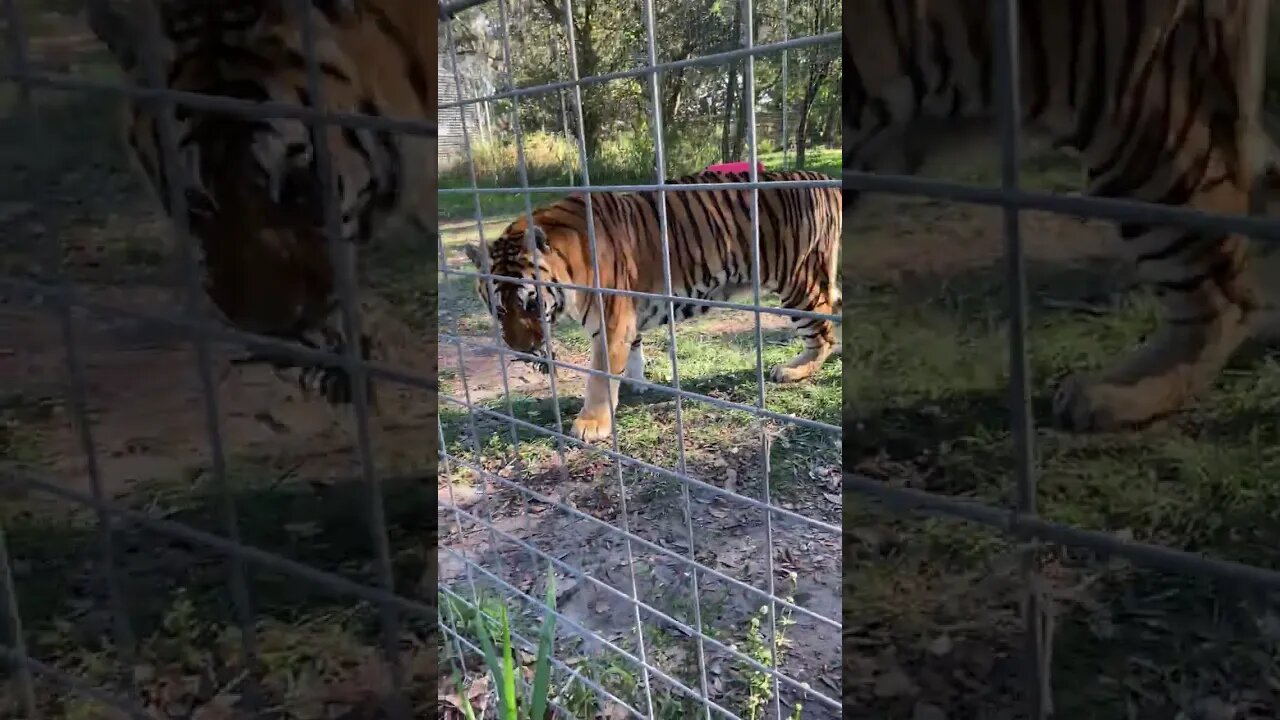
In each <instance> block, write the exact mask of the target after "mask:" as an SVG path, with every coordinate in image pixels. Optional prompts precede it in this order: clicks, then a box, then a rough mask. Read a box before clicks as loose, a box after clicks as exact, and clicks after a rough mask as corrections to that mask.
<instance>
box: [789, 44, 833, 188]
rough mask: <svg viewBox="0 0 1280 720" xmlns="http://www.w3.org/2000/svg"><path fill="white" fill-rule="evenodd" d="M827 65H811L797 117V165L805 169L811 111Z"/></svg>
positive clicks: (824, 76)
mask: <svg viewBox="0 0 1280 720" xmlns="http://www.w3.org/2000/svg"><path fill="white" fill-rule="evenodd" d="M826 75H827V72H826V70H825V66H817V67H815V66H810V68H809V81H808V82H807V83H806V84H805V86H804V98H803V99H801V101H800V112H799V117H797V118H796V167H797V168H799V169H801V170H803V169H804V159H805V149H806V148H807V147H808V144H809V112H810V111H811V110H813V103H814V101H815V100H817V99H818V90H820V89H821V88H822V83H823V81H824V80H825V79H826Z"/></svg>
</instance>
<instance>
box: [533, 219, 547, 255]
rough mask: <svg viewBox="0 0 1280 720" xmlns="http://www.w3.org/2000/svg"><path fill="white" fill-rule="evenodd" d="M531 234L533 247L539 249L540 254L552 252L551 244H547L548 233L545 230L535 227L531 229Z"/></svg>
mask: <svg viewBox="0 0 1280 720" xmlns="http://www.w3.org/2000/svg"><path fill="white" fill-rule="evenodd" d="M529 234H530V235H532V236H533V246H534V247H536V248H538V252H540V253H548V252H551V244H550V243H549V242H547V232H546V231H545V230H543V229H542V228H541V227H539V226H537V225H534V226H532V227H531V228H530V229H529Z"/></svg>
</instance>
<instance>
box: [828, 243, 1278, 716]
mask: <svg viewBox="0 0 1280 720" xmlns="http://www.w3.org/2000/svg"><path fill="white" fill-rule="evenodd" d="M1002 272H1003V268H1002V267H1001V266H1000V265H998V264H997V265H996V266H994V267H992V268H990V269H988V270H983V271H980V272H977V273H976V274H977V275H979V276H980V277H976V278H967V279H964V280H955V279H951V280H949V281H948V282H947V283H946V284H945V286H944V283H942V282H941V279H939V281H938V282H936V283H934V284H933V285H932V286H933V287H935V288H937V290H935V292H934V293H932V294H926V296H925V297H920V296H919V293H915V294H912V295H905V294H903V293H901V292H900V290H899V288H897V287H894V286H889V285H885V286H881V287H870V288H863V289H861V291H860V292H858V293H849V294H847V295H846V301H845V302H846V307H847V308H849V309H847V310H846V312H847V313H848V315H847V317H850V318H854V319H855V321H853V322H850V323H848V324H847V325H846V327H845V334H846V336H845V348H847V349H846V351H845V352H846V357H845V364H844V373H845V377H844V387H845V393H846V403H847V404H848V406H849V408H851V418H850V419H847V420H846V423H847V425H848V427H847V430H848V432H847V434H848V438H847V439H846V443H847V444H846V448H848V449H849V450H850V453H851V454H850V457H851V458H853V462H854V469H855V470H856V471H858V472H860V473H862V474H864V475H868V476H871V477H875V478H879V479H882V480H885V481H889V482H894V483H902V482H906V483H908V484H910V485H911V486H913V487H917V488H922V489H928V490H930V491H932V492H936V493H941V494H945V495H949V496H957V497H964V498H970V499H980V500H984V501H987V502H990V503H995V504H1001V505H1005V506H1010V505H1012V503H1013V502H1014V499H1015V490H1014V481H1013V480H1012V478H1013V473H1014V465H1013V437H1012V434H1011V431H1010V426H1009V412H1008V409H1007V401H1006V389H1005V383H1006V382H1007V336H1006V334H1005V327H1004V324H1003V322H1002V321H1001V317H1002V314H1003V313H1002V310H1001V303H1003V298H1001V297H1000V293H998V292H991V289H992V288H993V287H995V286H998V285H999V282H1000V280H999V278H1000V277H1001V275H1000V274H1001V273H1002ZM1055 275H1058V274H1057V273H1055V272H1053V271H1052V270H1051V269H1049V268H1040V271H1039V272H1037V270H1036V267H1035V266H1033V272H1032V277H1031V285H1032V294H1033V297H1038V296H1041V295H1042V294H1044V293H1045V291H1046V290H1047V289H1048V288H1050V287H1052V288H1053V289H1054V292H1055V293H1057V292H1058V291H1060V290H1061V288H1060V287H1058V286H1057V285H1055V283H1060V282H1061V277H1060V276H1057V277H1056V278H1055ZM924 284H926V283H922V282H920V281H919V280H917V281H916V282H915V283H914V284H913V287H914V286H921V285H924ZM1059 296H1060V295H1059ZM1154 324H1155V305H1154V302H1153V301H1152V300H1151V299H1150V298H1149V297H1147V296H1146V295H1144V294H1133V295H1131V294H1127V293H1119V292H1118V293H1117V294H1116V296H1115V297H1114V298H1113V303H1112V306H1111V309H1110V310H1108V311H1106V312H1105V313H1104V314H1102V315H1101V316H1095V315H1092V314H1083V313H1073V312H1068V311H1065V310H1061V309H1057V308H1055V307H1046V306H1042V305H1036V306H1034V307H1033V311H1032V315H1031V326H1030V347H1031V358H1030V359H1031V370H1032V375H1033V380H1032V388H1033V391H1034V393H1035V394H1034V398H1033V404H1034V409H1035V412H1036V415H1037V421H1038V424H1039V426H1040V428H1041V429H1040V431H1039V432H1038V434H1037V437H1036V449H1037V457H1038V460H1039V468H1040V474H1039V502H1040V512H1041V513H1042V514H1043V515H1044V516H1045V517H1047V518H1049V519H1051V520H1054V521H1058V522H1064V523H1071V524H1074V525H1079V526H1082V527H1086V528H1091V529H1097V530H1103V531H1107V532H1113V533H1121V534H1122V535H1124V536H1126V537H1131V538H1133V539H1135V540H1139V541H1144V542H1149V543H1157V544H1161V545H1166V546H1170V547H1174V548H1179V549H1183V550H1188V551H1192V552H1197V553H1203V554H1206V555H1210V556H1214V557H1220V558H1227V559H1232V560H1237V561H1241V562H1248V563H1253V564H1257V565H1260V566H1263V567H1271V568H1275V567H1280V550H1278V549H1277V548H1280V522H1277V520H1276V518H1280V484H1277V483H1276V482H1275V478H1276V477H1280V451H1277V449H1276V448H1277V443H1276V441H1277V439H1278V438H1280V423H1277V421H1276V417H1278V415H1277V409H1280V392H1278V391H1280V362H1278V361H1277V358H1276V357H1275V356H1270V355H1267V354H1265V353H1262V354H1253V355H1247V356H1244V357H1242V358H1240V359H1239V360H1238V361H1237V363H1236V364H1235V365H1234V366H1233V368H1232V369H1230V370H1228V371H1227V372H1226V373H1225V374H1224V375H1223V376H1222V377H1221V378H1220V379H1219V380H1218V382H1217V383H1216V385H1215V387H1214V389H1213V391H1212V392H1211V393H1209V394H1208V395H1207V396H1206V397H1205V398H1204V399H1203V401H1202V402H1200V403H1199V404H1197V405H1196V406H1195V407H1194V408H1193V409H1190V410H1188V411H1187V412H1185V413H1183V414H1182V415H1180V416H1178V417H1177V418H1175V419H1174V420H1172V421H1170V422H1167V423H1165V424H1163V425H1161V426H1158V427H1154V428H1151V429H1149V430H1145V431H1142V432H1137V433H1129V434H1121V435H1114V436H1101V437H1080V436H1073V435H1065V434H1060V433H1057V432H1055V431H1053V430H1049V429H1045V428H1046V427H1047V426H1048V425H1049V424H1050V418H1049V408H1050V403H1051V394H1050V387H1049V386H1050V383H1051V381H1052V380H1053V379H1054V378H1058V377H1061V376H1063V375H1065V374H1066V373H1068V372H1075V371H1087V370H1089V369H1092V368H1098V367H1102V366H1104V365H1106V364H1107V363H1108V362H1110V361H1112V360H1114V359H1115V358H1117V357H1118V356H1119V355H1120V354H1121V353H1123V352H1125V351H1127V350H1129V349H1131V348H1132V347H1134V346H1135V345H1136V344H1137V343H1138V341H1139V340H1140V339H1141V338H1142V337H1143V336H1144V335H1146V334H1147V333H1149V332H1150V331H1151V330H1152V329H1153V327H1154ZM845 502H846V516H845V528H846V532H848V533H849V538H850V540H849V541H848V542H847V543H846V546H845V558H844V560H845V563H846V567H847V568H852V570H851V571H850V572H851V574H850V575H849V576H847V577H846V594H845V598H844V600H845V603H846V608H850V609H852V610H851V612H853V613H854V615H853V616H852V617H854V618H855V619H854V621H853V623H852V626H848V625H847V626H846V632H853V633H854V635H855V636H856V637H859V638H860V640H859V641H860V642H863V643H866V644H867V645H868V646H869V647H887V646H894V647H897V648H898V649H899V652H898V654H897V656H896V657H895V659H894V660H893V661H892V662H886V663H882V664H881V665H880V666H878V667H877V668H876V669H875V670H874V671H872V670H868V674H867V675H865V676H863V679H862V683H861V687H859V686H858V685H859V682H858V680H857V679H855V681H854V682H855V687H853V688H848V689H851V690H853V691H854V692H855V693H856V694H858V695H860V696H863V697H866V698H868V699H867V700H866V701H865V702H866V705H865V706H859V707H863V708H865V709H866V710H867V711H868V712H880V713H884V714H885V716H895V715H893V713H895V712H898V711H900V710H901V709H902V708H908V709H909V708H910V707H911V705H910V703H908V701H907V699H906V698H899V697H897V696H896V695H894V694H892V693H889V694H883V693H882V694H881V696H879V697H877V696H876V694H875V691H874V688H875V686H876V683H877V682H880V683H881V688H882V690H883V687H884V685H883V683H884V682H886V681H884V680H877V678H878V677H880V675H882V674H883V673H885V672H887V671H893V670H894V668H898V669H902V670H904V672H905V674H906V675H908V676H910V677H913V678H916V679H917V680H919V679H920V678H923V677H928V676H930V674H937V673H943V674H950V673H962V674H966V675H968V676H970V677H973V678H975V683H974V685H973V686H972V687H967V688H966V689H965V690H964V691H963V692H962V693H961V696H962V697H961V699H959V700H956V699H952V700H950V701H949V702H951V703H954V704H953V705H951V707H955V708H957V711H959V712H962V713H972V712H981V708H988V709H991V708H995V707H1001V706H1007V703H1010V702H1013V700H1011V699H1010V698H1011V697H1013V696H1016V695H1017V693H1019V692H1020V689H1019V688H1018V686H1017V682H1016V681H1005V680H1000V679H998V678H995V677H994V676H993V673H995V674H998V673H999V670H998V668H999V667H1001V665H1000V664H999V662H995V664H994V665H993V664H992V658H991V656H992V655H993V654H994V655H996V656H999V655H1002V654H1003V653H1008V654H1010V655H1011V656H1015V657H1018V656H1020V655H1018V653H1021V645H1020V643H1021V637H1020V636H1019V635H1018V633H1019V629H1018V625H1019V620H1018V615H1017V613H1018V609H1017V600H1016V598H1017V597H1018V595H1017V592H1018V591H1017V587H1018V584H1017V579H1018V575H1017V563H1016V560H1015V559H1014V557H1015V556H1014V552H1015V546H1014V545H1013V544H1012V543H1010V542H1008V541H1007V540H1004V539H1001V538H998V537H996V536H995V535H993V534H991V533H989V532H987V531H986V530H983V529H979V528H975V527H972V526H968V525H963V524H957V523H953V522H949V521H941V520H928V521H921V520H920V519H917V518H899V517H892V516H886V515H885V514H883V512H882V511H880V510H878V509H876V508H875V507H874V506H871V505H868V504H866V503H865V502H862V501H859V500H858V498H856V497H847V498H846V501H845ZM1042 559H1043V562H1044V564H1045V566H1046V567H1047V568H1048V570H1047V572H1049V573H1050V575H1051V577H1052V578H1053V580H1052V583H1053V584H1054V585H1055V586H1056V587H1057V588H1058V592H1059V593H1060V599H1059V601H1058V610H1057V612H1056V635H1055V638H1056V642H1055V644H1056V646H1057V647H1058V652H1057V654H1056V656H1055V661H1054V666H1053V672H1054V687H1055V695H1056V702H1057V709H1058V712H1059V713H1061V714H1062V715H1063V716H1064V717H1088V718H1096V719H1097V720H1112V719H1114V720H1121V719H1122V718H1126V717H1133V716H1134V715H1133V714H1132V713H1133V711H1134V708H1135V707H1136V708H1138V709H1139V710H1138V712H1139V715H1138V716H1141V717H1148V716H1150V717H1156V716H1160V717H1173V716H1174V715H1176V713H1177V712H1178V711H1180V710H1181V711H1185V712H1191V709H1192V708H1194V707H1196V705H1195V704H1196V703H1197V702H1201V701H1204V698H1206V697H1211V698H1218V699H1221V700H1222V701H1223V702H1239V700H1232V698H1239V697H1241V693H1242V692H1244V691H1247V690H1250V689H1252V688H1258V687H1262V685H1263V684H1264V683H1265V680H1264V678H1267V677H1276V673H1277V672H1278V671H1280V636H1276V635H1274V634H1272V635H1266V634H1262V635H1259V632H1258V629H1257V628H1258V627H1259V626H1258V623H1259V622H1263V620H1264V619H1265V618H1266V617H1268V615H1267V613H1268V612H1270V613H1274V612H1276V610H1277V609H1278V606H1277V605H1276V604H1275V601H1274V600H1272V601H1271V602H1270V604H1269V605H1268V604H1267V603H1266V602H1262V601H1259V600H1257V599H1253V601H1251V602H1248V601H1247V600H1248V599H1249V595H1248V593H1246V592H1243V591H1235V590H1230V589H1228V588H1225V587H1223V586H1215V585H1214V584H1213V583H1208V582H1206V581H1203V580H1197V579H1194V578H1189V577H1185V576H1177V575H1165V574H1159V573H1154V572H1149V571H1145V570H1141V569H1135V568H1134V567H1131V566H1129V565H1128V564H1126V563H1115V562H1113V563H1110V564H1108V563H1106V562H1103V561H1100V560H1098V559H1096V558H1094V557H1092V556H1091V555H1089V554H1087V553H1080V552H1075V551H1067V550H1061V549H1051V550H1045V551H1044V553H1043V556H1042ZM1068 588H1070V589H1068ZM1267 608H1270V609H1269V610H1268V609H1267ZM846 622H848V621H846ZM957 628H959V629H957ZM931 647H932V648H933V650H931V649H930V648H931ZM940 647H944V648H945V649H943V650H939V648H940ZM983 658H985V659H983ZM1012 667H1013V666H1012V665H1010V666H1009V668H1010V669H1012ZM877 673H879V675H878V674H877ZM984 673H985V674H984ZM1016 676H1017V674H1016V673H1015V677H1016ZM957 687H958V686H955V685H952V684H948V683H941V684H936V683H935V684H934V685H933V686H931V687H925V689H924V690H922V691H921V692H922V693H923V696H924V698H925V699H928V700H930V701H931V702H933V703H934V704H938V703H939V702H940V701H941V700H940V698H942V697H943V695H941V694H940V693H942V692H943V688H952V689H953V690H956V691H957V692H958V690H957ZM911 702H914V700H912V701H911ZM1257 702H1258V703H1259V704H1258V705H1257V707H1258V708H1272V710H1273V711H1274V709H1275V708H1276V707H1280V706H1277V705H1276V704H1273V703H1275V702H1276V694H1275V692H1274V691H1271V692H1269V693H1268V692H1263V693H1261V694H1260V695H1259V698H1258V699H1257ZM1146 713H1154V714H1146ZM1264 715H1265V713H1264ZM1189 716H1191V715H1189Z"/></svg>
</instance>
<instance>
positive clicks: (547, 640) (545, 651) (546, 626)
mask: <svg viewBox="0 0 1280 720" xmlns="http://www.w3.org/2000/svg"><path fill="white" fill-rule="evenodd" d="M555 587H556V583H555V572H554V571H553V570H552V568H551V567H548V568H547V596H546V606H547V614H546V617H545V618H544V620H543V623H542V630H541V632H540V633H539V638H538V654H537V656H536V658H535V660H534V671H533V684H532V685H531V686H530V687H529V693H528V695H527V697H526V699H525V701H524V702H520V701H519V696H518V695H517V693H516V678H517V676H518V673H519V672H520V670H521V668H519V667H517V666H516V663H515V657H516V653H515V646H514V645H513V644H512V642H511V621H510V617H509V615H508V614H507V607H506V605H505V604H500V605H498V612H497V618H496V619H495V618H493V617H491V616H490V615H489V614H487V613H485V612H483V611H481V612H476V613H474V614H473V615H472V616H471V629H472V632H473V633H474V634H475V636H476V638H478V639H479V641H480V646H481V648H483V650H484V657H485V664H486V665H487V666H488V668H489V673H490V674H491V675H492V676H493V687H494V689H495V691H496V692H497V695H498V714H497V717H498V718H499V720H545V718H547V717H548V704H547V702H548V699H549V696H550V693H551V655H552V652H553V651H554V649H555V637H556V616H555V606H556V589H555ZM495 639H497V640H499V641H500V642H501V644H502V645H501V648H499V649H500V650H501V655H499V654H498V652H497V650H495V648H494V644H493V643H494V640H495ZM455 682H457V681H455ZM457 684H458V697H459V699H460V700H461V703H462V713H463V715H465V716H466V717H467V718H468V720H473V719H474V718H476V717H477V716H476V713H475V709H474V708H473V707H472V706H471V703H470V701H469V700H468V699H467V693H466V692H465V691H464V690H463V689H462V687H461V683H460V682H458V683H457Z"/></svg>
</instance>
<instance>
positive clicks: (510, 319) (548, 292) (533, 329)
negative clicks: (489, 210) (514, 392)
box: [464, 216, 572, 369]
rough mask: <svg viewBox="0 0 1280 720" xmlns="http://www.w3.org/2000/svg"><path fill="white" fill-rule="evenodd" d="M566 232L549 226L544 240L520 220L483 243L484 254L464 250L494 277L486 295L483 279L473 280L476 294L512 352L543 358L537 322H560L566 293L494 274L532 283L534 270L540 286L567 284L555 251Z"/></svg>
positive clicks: (539, 231)
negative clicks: (512, 280) (557, 240)
mask: <svg viewBox="0 0 1280 720" xmlns="http://www.w3.org/2000/svg"><path fill="white" fill-rule="evenodd" d="M566 232H572V231H570V230H569V229H568V228H554V229H552V231H551V234H550V236H548V233H547V231H546V230H545V229H544V228H543V227H541V226H539V225H537V224H534V225H533V226H532V227H530V226H529V224H528V218H527V217H524V216H522V217H520V218H518V219H517V220H516V221H515V222H513V223H511V224H510V225H508V226H507V228H506V230H504V231H503V232H502V235H501V236H499V237H498V238H497V239H496V240H494V241H493V242H492V243H491V244H489V247H488V252H487V253H486V252H485V249H484V248H481V247H477V246H475V245H467V246H466V247H465V248H464V250H465V251H466V255H467V257H468V258H469V259H470V260H471V262H472V264H473V265H475V267H476V269H477V270H478V271H479V272H481V273H489V274H492V275H494V276H495V277H494V279H493V294H492V295H490V293H489V283H488V281H487V280H486V279H485V278H483V277H479V278H476V291H477V292H478V293H479V295H480V299H481V300H482V301H484V304H485V308H486V309H487V310H488V312H489V316H490V317H491V318H493V319H494V321H495V322H497V323H498V326H499V327H500V328H501V330H502V341H503V342H504V343H506V344H507V346H508V347H510V348H511V349H512V350H515V351H517V352H522V353H527V354H529V355H536V356H538V357H542V358H546V357H547V343H546V341H545V340H546V338H545V335H544V334H543V320H545V321H546V325H547V327H550V326H552V325H554V324H555V323H556V321H557V320H559V319H560V316H561V315H562V314H563V313H564V311H565V309H566V308H567V307H568V300H569V296H568V294H567V293H568V291H567V290H566V288H563V287H559V286H547V285H535V284H533V283H531V282H530V283H518V282H507V281H503V280H500V279H498V277H496V276H501V277H510V278H520V279H524V280H531V281H532V280H534V279H535V277H534V268H535V267H536V268H537V275H538V276H537V278H536V279H538V280H541V281H542V282H544V283H560V282H571V280H570V279H569V278H570V274H569V268H568V265H567V262H566V256H565V255H564V254H563V253H561V252H560V251H558V250H557V249H556V237H557V235H558V234H560V233H566ZM539 305H541V314H540V313H539ZM543 368H544V369H546V366H545V365H544V366H543Z"/></svg>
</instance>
